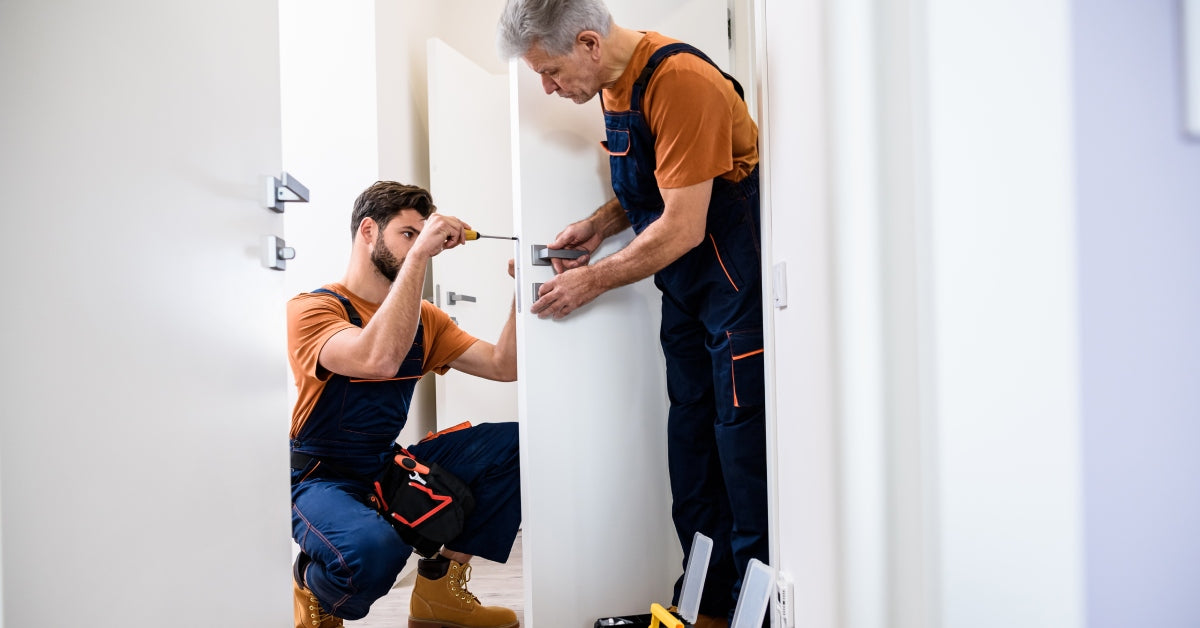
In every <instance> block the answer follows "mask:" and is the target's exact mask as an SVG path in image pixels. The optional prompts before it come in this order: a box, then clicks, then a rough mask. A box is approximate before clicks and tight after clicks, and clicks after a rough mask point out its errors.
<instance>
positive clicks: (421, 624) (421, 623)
mask: <svg viewBox="0 0 1200 628" xmlns="http://www.w3.org/2000/svg"><path fill="white" fill-rule="evenodd" d="M520 626H521V622H519V621H514V622H513V623H511V624H509V625H507V626H487V627H486V628H520ZM408 628H479V627H478V626H464V625H462V624H453V623H450V622H444V621H438V620H436V619H412V618H409V620H408Z"/></svg>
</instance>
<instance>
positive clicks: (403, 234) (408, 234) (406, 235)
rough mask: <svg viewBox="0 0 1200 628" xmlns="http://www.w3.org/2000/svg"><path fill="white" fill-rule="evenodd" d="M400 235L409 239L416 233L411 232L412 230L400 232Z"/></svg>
mask: <svg viewBox="0 0 1200 628" xmlns="http://www.w3.org/2000/svg"><path fill="white" fill-rule="evenodd" d="M400 235H402V236H404V237H406V238H408V239H409V240H411V239H412V238H413V236H415V235H417V234H415V233H413V232H411V231H405V232H404V233H401V234H400Z"/></svg>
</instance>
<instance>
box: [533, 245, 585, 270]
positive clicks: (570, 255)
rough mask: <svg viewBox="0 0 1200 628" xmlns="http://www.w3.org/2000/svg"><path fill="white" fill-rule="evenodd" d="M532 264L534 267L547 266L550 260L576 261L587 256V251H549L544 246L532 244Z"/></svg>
mask: <svg viewBox="0 0 1200 628" xmlns="http://www.w3.org/2000/svg"><path fill="white" fill-rule="evenodd" d="M532 246H533V255H532V256H531V257H532V260H531V262H530V263H532V264H533V265H534V266H549V265H550V260H551V259H578V258H580V257H583V256H584V255H587V251H582V250H580V249H551V248H547V247H546V245H545V244H534V245H532Z"/></svg>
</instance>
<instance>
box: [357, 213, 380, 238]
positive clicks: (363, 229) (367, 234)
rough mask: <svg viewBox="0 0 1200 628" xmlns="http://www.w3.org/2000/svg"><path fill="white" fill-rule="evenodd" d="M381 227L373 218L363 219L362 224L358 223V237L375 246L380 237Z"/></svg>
mask: <svg viewBox="0 0 1200 628" xmlns="http://www.w3.org/2000/svg"><path fill="white" fill-rule="evenodd" d="M378 229H379V225H378V224H377V223H376V222H375V219H373V218H363V219H362V222H360V223H358V237H360V238H362V240H363V242H366V243H367V244H374V243H375V240H376V239H377V238H378V237H379V234H378V233H377V232H378Z"/></svg>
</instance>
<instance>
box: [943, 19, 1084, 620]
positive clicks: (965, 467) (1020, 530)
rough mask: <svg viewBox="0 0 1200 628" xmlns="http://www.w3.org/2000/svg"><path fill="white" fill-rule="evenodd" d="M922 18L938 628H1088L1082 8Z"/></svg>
mask: <svg viewBox="0 0 1200 628" xmlns="http://www.w3.org/2000/svg"><path fill="white" fill-rule="evenodd" d="M927 9H928V19H929V21H928V23H927V28H928V30H927V33H928V43H929V74H928V80H929V83H928V85H929V118H928V119H929V130H930V142H929V147H930V162H929V163H930V173H929V174H930V180H929V185H930V196H929V203H930V206H929V208H930V224H931V226H932V233H931V234H930V235H931V241H930V245H931V255H932V259H933V260H934V267H933V276H932V277H931V281H932V286H933V302H932V307H933V310H932V316H933V319H934V320H935V321H936V328H935V330H936V331H935V333H936V336H935V338H933V339H931V341H932V343H933V348H934V356H933V365H932V366H933V369H934V370H933V376H934V381H935V397H936V401H935V403H936V406H935V407H934V408H932V411H933V412H934V414H935V418H936V421H937V451H936V454H935V455H936V457H937V463H936V468H935V470H934V471H935V474H936V481H937V482H938V483H939V491H938V496H939V497H938V501H939V503H938V511H937V519H936V525H937V527H938V529H939V531H940V540H941V547H940V550H939V552H940V558H939V568H940V571H941V581H940V588H941V596H942V605H941V614H942V620H943V622H944V625H945V626H948V627H956V626H961V627H964V628H965V627H967V626H970V627H972V628H986V627H988V626H996V627H1001V626H1015V625H1020V626H1047V627H1051V626H1053V627H1055V628H1070V627H1072V626H1081V625H1082V622H1083V612H1082V611H1083V606H1082V599H1083V598H1082V595H1083V591H1082V577H1081V567H1082V546H1081V532H1082V523H1081V507H1082V503H1081V480H1080V464H1081V460H1080V424H1079V413H1080V409H1079V400H1078V397H1079V374H1078V369H1079V366H1078V355H1079V349H1078V334H1079V331H1078V327H1077V320H1078V318H1077V317H1078V311H1077V304H1076V300H1077V297H1076V279H1075V276H1076V268H1075V246H1076V245H1075V196H1074V189H1073V180H1074V170H1073V159H1074V153H1073V146H1072V131H1073V119H1072V108H1071V107H1072V99H1071V95H1072V91H1071V65H1070V42H1071V28H1070V10H1069V9H1070V3H1069V2H1068V1H1067V0H1058V1H1051V2H1047V1H1046V0H1027V1H1024V2H1011V1H994V2H986V3H979V2H976V3H972V5H971V6H970V7H967V6H965V5H963V4H961V3H956V2H952V1H945V0H938V1H935V2H930V3H929V4H928V5H927ZM1032 16H1036V19H1031V17H1032ZM1014 41H1020V42H1021V45H1020V46H1013V45H1012V42H1014Z"/></svg>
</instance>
